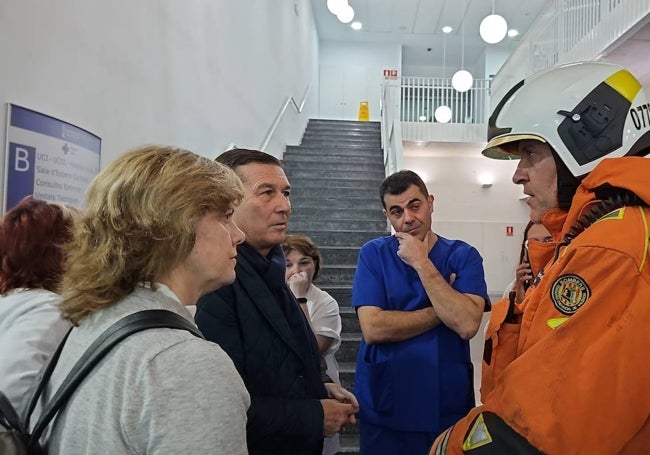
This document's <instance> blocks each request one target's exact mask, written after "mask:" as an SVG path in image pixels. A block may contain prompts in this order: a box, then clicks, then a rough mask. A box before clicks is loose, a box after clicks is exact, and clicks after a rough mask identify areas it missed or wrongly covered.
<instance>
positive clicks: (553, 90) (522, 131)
mask: <svg viewBox="0 0 650 455" xmlns="http://www.w3.org/2000/svg"><path fill="white" fill-rule="evenodd" d="M522 139H535V140H538V141H541V142H546V143H548V144H549V145H550V146H551V148H553V150H555V152H556V153H557V155H558V157H559V158H560V159H561V160H562V162H563V163H564V164H565V165H566V167H567V168H568V170H569V172H570V173H571V174H572V175H573V176H575V177H580V176H583V175H585V174H587V173H588V172H590V171H591V170H593V168H594V167H596V165H597V164H598V163H599V162H600V161H602V159H603V158H608V157H619V156H626V155H645V154H646V153H648V152H650V150H645V149H647V148H648V147H650V104H648V99H647V98H646V95H645V93H644V91H643V89H642V87H641V84H640V83H639V81H637V80H636V78H635V77H634V76H633V75H632V74H630V72H628V71H627V70H625V69H623V68H621V67H620V66H618V65H613V64H610V63H603V62H579V63H571V64H566V65H561V66H557V67H554V68H551V69H548V70H545V71H542V72H539V73H536V74H533V75H532V76H530V77H528V78H526V79H524V80H523V81H521V82H520V83H519V84H517V85H515V86H514V87H513V88H512V89H510V91H509V92H508V93H507V94H506V95H505V96H504V98H503V99H502V100H501V101H500V102H499V104H498V105H497V107H496V108H495V110H494V112H493V113H492V115H491V116H490V120H489V125H488V141H489V142H488V143H487V145H486V146H485V149H484V150H483V154H484V155H485V156H488V157H490V158H500V159H517V158H519V157H518V156H517V155H516V153H515V152H516V147H513V145H515V144H513V143H516V142H517V141H519V140H522ZM508 145H510V146H508Z"/></svg>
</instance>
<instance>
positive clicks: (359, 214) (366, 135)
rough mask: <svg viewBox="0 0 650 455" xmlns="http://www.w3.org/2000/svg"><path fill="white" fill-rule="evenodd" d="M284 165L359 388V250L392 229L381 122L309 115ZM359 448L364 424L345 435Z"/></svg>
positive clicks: (298, 229)
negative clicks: (383, 193) (385, 200)
mask: <svg viewBox="0 0 650 455" xmlns="http://www.w3.org/2000/svg"><path fill="white" fill-rule="evenodd" d="M284 168H285V172H286V174H287V177H288V179H289V182H291V205H292V214H291V222H290V224H289V228H290V232H291V233H294V234H305V235H308V236H309V237H310V238H311V239H312V240H313V241H314V243H316V245H318V248H319V249H320V252H321V255H322V256H323V264H322V267H321V271H320V276H319V278H318V281H317V282H316V285H317V286H318V287H320V288H321V289H323V290H325V291H327V292H329V293H330V294H331V295H332V296H333V297H334V298H335V299H336V300H337V302H338V303H339V308H340V313H341V319H342V323H343V330H342V333H341V339H342V342H341V347H340V349H339V351H338V352H337V354H336V358H337V360H338V363H339V374H340V378H341V383H342V385H343V386H344V387H345V388H347V389H348V390H352V389H353V387H354V370H355V363H356V358H357V352H358V350H359V343H360V342H361V329H360V328H359V320H358V319H357V315H356V313H355V311H354V310H353V309H352V308H351V307H350V297H351V289H352V279H353V277H354V270H355V268H356V263H357V255H358V253H359V248H360V247H361V245H363V244H364V243H365V242H366V241H368V240H370V239H373V238H376V237H380V236H382V235H387V233H388V230H387V223H386V218H385V217H384V216H383V214H382V211H381V206H380V201H379V185H380V184H381V182H382V180H383V179H384V176H385V171H384V164H383V151H382V149H381V133H380V125H379V123H377V122H349V121H340V120H310V121H309V124H308V125H307V129H306V131H305V134H304V136H303V140H302V144H301V145H300V146H288V147H287V150H286V153H285V155H284ZM358 452H359V435H358V429H357V428H356V427H355V428H350V429H347V430H345V432H344V433H342V434H341V452H340V453H344V454H355V453H358Z"/></svg>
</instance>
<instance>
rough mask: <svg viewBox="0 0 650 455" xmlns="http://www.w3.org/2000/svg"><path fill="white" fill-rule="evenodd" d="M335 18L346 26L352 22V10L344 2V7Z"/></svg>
mask: <svg viewBox="0 0 650 455" xmlns="http://www.w3.org/2000/svg"><path fill="white" fill-rule="evenodd" d="M336 17H337V18H338V19H339V21H341V22H343V23H344V24H348V23H350V22H351V21H352V19H354V10H353V9H352V7H351V6H350V5H348V4H347V2H346V5H345V6H344V7H343V8H341V10H340V11H339V12H338V14H337V15H336Z"/></svg>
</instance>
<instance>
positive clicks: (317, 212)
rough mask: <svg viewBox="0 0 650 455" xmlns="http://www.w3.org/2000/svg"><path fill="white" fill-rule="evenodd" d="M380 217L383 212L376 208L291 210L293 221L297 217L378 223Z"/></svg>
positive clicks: (310, 208)
mask: <svg viewBox="0 0 650 455" xmlns="http://www.w3.org/2000/svg"><path fill="white" fill-rule="evenodd" d="M378 215H379V216H381V217H382V218H383V216H384V215H383V214H382V213H381V210H379V209H375V208H369V209H367V208H351V209H350V208H340V209H338V210H335V211H332V210H324V209H322V208H321V207H313V206H312V207H301V208H300V209H298V208H297V207H295V206H294V207H293V208H292V210H291V220H292V221H293V220H294V219H295V218H296V217H301V218H303V217H310V218H314V219H323V218H325V219H327V220H359V221H366V220H373V221H377V219H378Z"/></svg>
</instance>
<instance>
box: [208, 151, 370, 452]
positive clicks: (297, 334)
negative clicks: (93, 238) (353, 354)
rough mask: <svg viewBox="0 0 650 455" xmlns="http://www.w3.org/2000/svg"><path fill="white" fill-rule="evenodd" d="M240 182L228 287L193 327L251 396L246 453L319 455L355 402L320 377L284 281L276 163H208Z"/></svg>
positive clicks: (283, 196) (249, 156) (283, 215)
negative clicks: (241, 238) (223, 355)
mask: <svg viewBox="0 0 650 455" xmlns="http://www.w3.org/2000/svg"><path fill="white" fill-rule="evenodd" d="M217 161H218V162H220V163H222V164H225V165H227V166H229V167H231V168H232V169H233V170H234V171H235V173H236V174H237V175H238V176H239V178H240V179H241V180H242V182H243V183H244V199H243V200H242V203H241V204H240V206H239V207H237V209H236V210H235V213H234V215H233V221H234V222H235V223H236V224H237V225H238V226H239V228H240V229H241V230H242V231H243V232H244V234H245V235H246V241H245V242H244V243H242V244H240V245H239V246H238V248H237V254H238V256H237V267H236V269H235V271H236V274H237V278H236V280H235V282H234V283H233V284H232V285H230V286H226V287H223V288H221V289H219V290H218V291H216V292H213V293H211V294H208V295H206V296H205V297H203V298H202V299H201V300H200V301H199V303H198V310H197V314H196V323H197V325H198V326H199V328H200V329H201V331H202V332H203V334H204V335H205V337H206V338H207V339H208V340H211V341H214V342H216V343H218V344H219V345H220V346H221V347H222V348H223V349H224V350H225V351H226V352H227V353H228V355H230V357H231V358H232V360H233V362H234V363H235V366H236V367H237V369H238V370H239V373H240V374H241V376H242V378H243V379H244V383H245V384H246V388H247V389H248V391H249V393H250V395H251V406H250V409H249V411H248V425H247V438H248V449H249V451H250V454H251V455H271V454H278V455H279V454H289V453H290V454H293V455H303V454H304V455H320V454H321V451H322V442H323V437H324V436H331V435H333V434H334V433H336V432H338V431H340V430H341V428H342V427H343V426H344V425H346V424H347V423H354V421H355V417H354V414H355V413H356V412H357V411H358V403H357V400H356V398H355V397H354V395H352V394H351V393H350V392H348V391H346V390H345V389H343V388H341V387H340V386H339V385H337V384H335V383H333V382H330V381H329V379H328V378H327V376H324V375H323V373H322V371H321V367H320V365H321V363H320V357H319V353H318V345H317V344H316V339H315V337H314V335H313V333H312V332H311V329H310V327H309V323H308V321H307V320H306V319H305V317H304V314H303V312H302V311H301V310H300V307H299V305H298V303H297V302H296V299H295V297H294V296H293V294H292V293H291V291H290V290H289V288H288V287H287V285H286V283H285V278H284V277H285V268H286V260H285V257H284V253H283V251H282V246H281V245H282V243H283V242H284V239H285V237H286V231H287V226H288V222H289V215H290V214H291V204H290V202H289V193H290V189H291V186H290V185H289V181H288V180H287V177H286V175H285V173H284V170H283V169H282V165H281V163H280V161H279V160H278V159H276V158H275V157H273V156H271V155H268V154H266V153H263V152H260V151H257V150H246V149H233V150H230V151H228V152H226V153H224V154H222V155H221V156H219V157H218V158H217Z"/></svg>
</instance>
